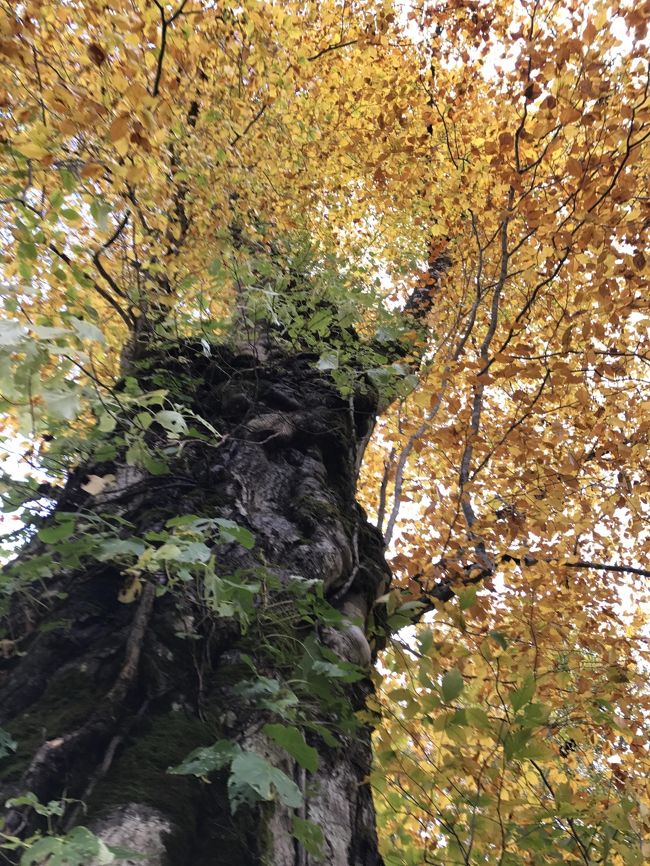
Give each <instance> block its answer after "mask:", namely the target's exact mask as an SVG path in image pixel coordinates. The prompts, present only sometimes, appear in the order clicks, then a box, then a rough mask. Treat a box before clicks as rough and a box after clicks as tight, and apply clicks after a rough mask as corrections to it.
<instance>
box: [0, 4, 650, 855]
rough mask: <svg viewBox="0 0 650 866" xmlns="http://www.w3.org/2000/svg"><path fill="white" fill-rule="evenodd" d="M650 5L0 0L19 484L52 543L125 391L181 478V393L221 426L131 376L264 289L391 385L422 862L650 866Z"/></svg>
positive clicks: (387, 493) (376, 499)
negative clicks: (123, 380)
mask: <svg viewBox="0 0 650 866" xmlns="http://www.w3.org/2000/svg"><path fill="white" fill-rule="evenodd" d="M649 19H650V7H649V6H648V4H647V2H646V3H645V4H643V3H638V2H631V0H615V2H610V0H608V2H604V0H594V2H588V3H584V2H577V0H561V2H555V0H520V2H513V3H507V4H504V3H500V2H492V0H451V2H446V3H444V4H443V3H438V2H431V3H428V2H425V3H412V4H406V5H402V4H397V3H395V4H393V3H391V2H389V0H385V2H378V0H354V2H347V0H346V2H340V0H323V2H320V3H305V2H293V0H284V2H277V3H276V2H267V0H241V2H236V3H235V2H233V3H229V2H225V3H214V2H210V0H179V2H177V3H173V4H172V3H168V2H159V0H112V2H110V3H106V2H103V0H102V2H99V0H90V2H86V0H84V2H81V0H25V2H20V3H9V2H3V3H2V5H1V12H0V57H1V59H2V63H1V64H0V203H1V205H2V207H1V209H0V238H1V239H2V252H1V256H0V296H1V307H0V371H1V378H2V387H1V389H0V406H1V408H2V411H3V413H4V416H5V419H6V431H5V434H4V437H5V438H4V447H5V448H6V450H7V452H8V453H10V452H11V451H12V450H13V451H15V450H16V449H21V448H22V445H21V443H22V442H24V441H25V440H26V442H27V444H26V445H25V447H24V449H23V450H22V453H21V458H20V459H21V463H20V466H21V467H23V470H24V471H23V472H22V473H21V477H20V478H17V479H16V478H13V479H12V478H10V477H9V475H10V474H11V472H9V473H8V475H7V477H6V478H5V480H4V482H3V485H4V499H5V511H6V512H12V511H16V510H17V509H20V515H21V520H22V521H23V522H24V525H25V528H24V529H21V530H20V532H19V533H18V536H19V537H25V538H27V539H28V538H29V537H31V535H32V534H33V532H34V528H33V527H34V526H36V527H38V526H40V525H41V523H42V515H43V513H44V510H47V500H48V498H50V499H56V495H57V489H58V488H59V486H60V484H61V483H62V479H63V477H64V476H65V473H66V472H69V471H71V470H73V469H74V467H75V466H77V465H79V464H80V463H81V462H82V461H83V459H84V458H85V456H86V455H87V454H88V453H89V452H90V450H92V448H93V447H95V445H96V441H97V438H98V436H99V435H100V434H102V433H107V432H111V431H113V430H115V429H116V426H118V425H124V424H125V418H127V417H128V419H129V426H127V428H126V429H125V430H124V432H123V434H122V435H123V436H124V440H125V442H126V444H127V446H128V459H129V461H130V462H131V463H132V464H133V465H137V466H144V468H145V469H146V470H147V471H149V472H151V473H154V474H155V473H161V472H164V471H165V469H164V461H162V462H161V460H160V455H156V454H154V453H151V451H149V450H148V448H147V445H146V437H145V433H146V429H147V428H148V426H149V425H150V424H151V423H152V420H153V419H154V418H155V420H157V421H158V422H159V423H161V424H162V425H163V426H164V427H165V429H166V430H167V433H168V436H169V440H170V442H171V443H172V444H176V445H179V443H180V444H182V441H183V439H184V436H185V434H186V433H187V429H188V423H191V424H195V425H196V426H198V427H200V426H201V423H202V422H201V419H197V418H193V419H190V418H188V417H187V415H184V414H183V411H182V409H181V408H180V407H179V406H178V405H177V404H176V403H175V402H174V400H173V399H172V397H171V396H169V395H168V394H166V393H165V391H164V388H162V389H161V388H159V389H158V390H157V391H156V392H153V393H149V394H143V393H142V392H141V391H139V390H138V389H137V388H136V387H135V386H134V387H133V388H131V390H129V388H128V387H127V388H126V390H125V389H124V388H121V390H120V389H117V388H116V383H117V381H118V379H120V377H124V376H125V375H126V377H127V379H128V374H129V363H130V361H131V359H132V357H133V356H134V354H135V355H137V351H138V345H139V344H140V343H141V342H142V341H144V340H149V341H158V342H164V341H173V340H179V339H185V340H193V341H195V342H196V343H197V344H199V343H202V344H204V345H205V350H206V352H209V351H210V348H209V347H210V344H211V343H212V342H213V341H215V340H220V339H223V338H224V336H225V335H228V334H230V333H232V331H233V328H234V327H236V323H237V321H238V308H239V306H240V303H241V301H240V299H241V297H242V292H243V293H245V294H246V295H247V297H248V299H249V304H250V307H249V310H250V309H253V308H254V309H255V310H256V311H257V312H258V314H259V321H261V320H262V319H263V320H264V321H271V322H272V323H273V325H274V327H276V328H277V329H278V330H279V331H280V332H281V333H282V334H283V339H284V340H285V341H286V344H287V346H295V347H298V346H302V345H307V346H308V347H309V349H310V351H312V352H313V353H314V355H315V356H316V357H317V358H318V361H317V364H318V367H319V369H321V370H322V371H329V372H330V375H331V376H332V377H333V379H334V381H335V383H336V384H337V386H338V388H339V389H340V391H341V393H342V394H343V395H345V394H346V393H349V392H350V390H351V388H352V384H353V383H352V380H351V377H352V378H354V377H355V376H357V375H358V376H368V377H369V378H370V379H371V380H372V382H373V383H374V385H375V386H376V387H377V388H378V389H379V390H380V391H381V390H382V389H383V392H384V393H385V399H384V400H383V406H384V407H385V412H384V414H383V416H382V417H381V419H380V421H379V422H378V424H377V427H376V429H375V431H374V434H373V437H372V439H371V442H370V445H369V447H368V450H367V452H366V456H365V461H364V465H363V468H362V472H361V478H360V482H359V488H358V496H359V499H360V501H361V503H362V504H363V505H364V507H365V508H366V510H367V511H368V513H369V514H370V515H371V516H372V517H373V519H375V520H376V522H377V525H378V526H379V527H380V529H381V530H382V532H383V533H384V534H385V539H386V542H387V544H389V545H390V547H389V552H390V557H389V558H390V561H391V565H392V567H393V570H394V572H395V575H396V577H397V580H396V582H395V583H394V584H393V586H392V589H391V590H390V593H389V594H387V595H386V596H385V597H384V598H383V599H381V600H380V603H381V605H384V606H385V607H386V610H387V613H388V617H389V620H388V621H389V624H390V626H391V628H392V629H394V630H395V634H394V636H393V638H392V640H391V641H390V642H389V645H388V647H387V649H386V651H385V653H384V654H383V655H382V656H381V658H380V663H379V666H378V670H377V671H375V674H374V676H375V678H376V683H377V687H378V694H377V698H376V699H371V701H370V703H369V706H368V708H367V710H365V711H364V712H365V713H366V714H367V718H368V719H372V720H373V723H376V724H378V729H377V733H376V735H375V748H376V763H375V768H374V771H373V772H374V776H373V784H374V787H375V792H376V793H375V799H376V804H377V808H378V810H379V823H380V832H381V834H382V839H383V846H384V856H385V859H386V863H387V864H391V866H393V864H394V866H397V864H413V866H415V864H420V863H431V864H441V863H445V864H449V863H463V864H466V866H478V864H481V863H486V864H493V866H524V864H535V866H537V864H540V866H541V864H554V863H565V862H566V863H576V864H579V863H581V864H583V866H591V864H596V863H598V864H612V866H641V864H643V863H644V862H647V861H648V859H649V858H650V841H649V840H650V835H649V834H650V786H649V783H648V781H647V778H648V775H649V770H650V760H649V755H648V743H647V731H648V713H649V712H650V689H649V688H648V683H647V680H648V665H649V664H650V651H649V647H648V640H649V639H650V632H649V631H648V613H649V611H650V607H649V605H650V583H649V580H648V578H649V577H650V564H649V560H648V550H649V548H650V531H649V528H648V520H649V517H650V483H649V479H650V463H649V459H648V454H649V449H648V438H649V434H650V388H649V384H650V382H649V375H648V373H649V368H650V346H649V343H648V322H649V319H650V317H649V313H648V284H647V273H648V267H647V266H648V259H647V250H646V249H645V246H646V244H645V241H646V237H647V231H648V225H649V210H648V192H647V190H648V167H649V164H650V163H649V157H648V140H649V138H650V92H649V91H650V66H649V64H648V59H647V55H648V32H647V28H648V20H649ZM418 304H420V306H418ZM409 305H410V313H409V312H408V308H409ZM407 313H408V314H407ZM247 321H248V325H247V327H250V328H252V329H253V330H254V329H255V323H256V321H258V319H256V317H255V315H253V316H252V318H251V317H250V316H249V319H248V320H247ZM233 323H235V324H233ZM351 330H353V331H354V334H355V339H352V338H351V337H349V333H350V332H351ZM333 334H334V336H332V335H333ZM337 335H338V336H337ZM405 336H406V338H407V344H408V348H407V349H404V350H403V351H402V353H401V355H402V356H401V357H400V358H398V360H395V358H394V353H393V352H392V351H391V349H390V346H391V345H393V344H394V343H395V342H396V341H397V342H399V341H400V340H404V338H405ZM405 345H406V344H405ZM382 347H384V348H382ZM360 352H361V353H365V354H364V356H363V363H361V361H358V358H357V355H358V353H360ZM125 406H126V407H127V409H128V411H126V410H125ZM134 410H135V411H134ZM205 423H207V422H205ZM119 429H120V430H121V429H123V428H122V426H119ZM108 483H110V481H109V480H107V479H106V478H103V477H100V476H92V477H91V478H89V479H87V480H86V489H87V490H88V492H89V493H90V494H91V495H94V494H96V493H100V492H101V491H102V490H103V489H104V487H105V486H106V485H107V484H108ZM62 526H63V527H64V529H63V530H61V527H62ZM65 526H66V524H65V522H63V523H59V524H58V528H57V527H53V528H50V529H49V530H41V532H42V533H43V532H45V536H43V535H42V536H41V537H42V540H43V541H45V542H48V541H53V542H55V541H57V540H58V539H57V537H56V533H57V532H59V537H60V538H64V537H65ZM47 532H49V533H50V535H49V536H48V535H47ZM33 578H34V575H33V574H30V573H27V574H26V575H25V583H28V582H30V581H33ZM19 590H20V586H19V587H17V586H16V582H15V578H13V577H12V579H11V581H9V582H5V584H4V585H3V584H0V592H2V593H4V595H5V597H6V598H9V597H10V595H11V593H14V592H16V591H19ZM126 600H127V601H128V599H126ZM402 625H403V626H404V627H405V628H404V631H398V629H399V627H400V626H402ZM0 637H2V636H0ZM10 644H11V640H10V639H9V636H5V641H4V643H2V644H0V648H1V647H4V649H3V652H7V653H9V652H11V651H12V648H11V646H10ZM3 743H4V741H3V739H2V731H1V730H0V755H2V750H3V749H8V748H9V745H8V744H7V745H4V744H3ZM0 838H1V837H0Z"/></svg>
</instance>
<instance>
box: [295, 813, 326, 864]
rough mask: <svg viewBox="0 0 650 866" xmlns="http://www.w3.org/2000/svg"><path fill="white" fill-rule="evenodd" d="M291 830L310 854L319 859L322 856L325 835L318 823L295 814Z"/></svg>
mask: <svg viewBox="0 0 650 866" xmlns="http://www.w3.org/2000/svg"><path fill="white" fill-rule="evenodd" d="M291 832H292V834H293V836H294V838H295V839H297V840H298V841H299V842H300V844H301V845H302V847H303V848H304V849H305V851H306V852H307V853H308V854H310V855H311V856H312V857H316V858H317V859H318V858H320V857H322V855H323V845H324V843H325V837H324V836H323V831H322V830H321V828H320V827H319V826H318V824H314V822H313V821H308V820H306V819H305V818H299V817H298V815H294V817H293V823H292V827H291Z"/></svg>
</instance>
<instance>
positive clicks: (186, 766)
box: [167, 740, 241, 777]
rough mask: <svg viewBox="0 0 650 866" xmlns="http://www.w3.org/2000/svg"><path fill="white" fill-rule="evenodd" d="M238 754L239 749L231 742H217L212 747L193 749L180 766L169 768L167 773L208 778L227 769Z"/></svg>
mask: <svg viewBox="0 0 650 866" xmlns="http://www.w3.org/2000/svg"><path fill="white" fill-rule="evenodd" d="M240 752H241V749H240V747H239V746H238V745H237V743H234V742H233V741H232V740H218V741H217V742H216V743H214V745H212V746H200V747H199V748H198V749H194V751H193V752H190V754H189V755H188V756H187V758H185V759H184V760H183V761H181V763H180V764H178V765H177V766H176V767H170V768H169V769H168V770H167V772H168V773H170V774H172V775H174V776H202V777H205V776H209V775H210V773H213V772H215V770H221V769H223V768H224V767H227V766H228V764H230V763H231V761H232V760H233V758H234V757H235V756H236V755H237V754H239V753H240Z"/></svg>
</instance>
